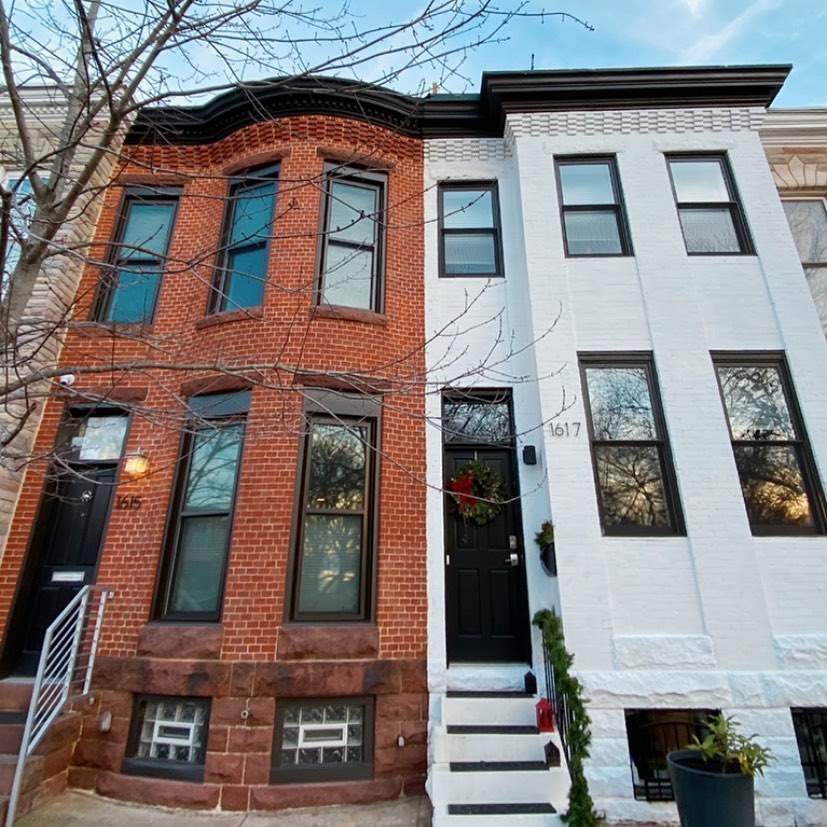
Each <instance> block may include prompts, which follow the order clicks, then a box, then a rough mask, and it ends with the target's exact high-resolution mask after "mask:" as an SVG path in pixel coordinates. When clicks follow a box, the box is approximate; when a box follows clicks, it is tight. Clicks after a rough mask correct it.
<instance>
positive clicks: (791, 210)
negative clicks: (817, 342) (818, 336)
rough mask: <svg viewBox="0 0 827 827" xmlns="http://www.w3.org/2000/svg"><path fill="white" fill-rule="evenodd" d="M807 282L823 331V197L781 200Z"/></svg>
mask: <svg viewBox="0 0 827 827" xmlns="http://www.w3.org/2000/svg"><path fill="white" fill-rule="evenodd" d="M781 203H782V204H783V205H784V212H785V213H787V221H789V222H790V229H791V230H792V232H793V238H794V239H795V245H796V247H797V248H798V255H799V256H800V257H801V263H802V264H803V265H804V273H805V274H806V276H807V284H809V286H810V292H811V293H812V294H813V301H814V302H815V305H816V309H817V310H818V315H819V318H820V319H821V327H822V328H823V330H824V332H825V333H827V202H825V200H824V199H823V198H810V199H806V200H804V199H802V200H795V201H792V200H790V201H786V200H785V201H782V202H781Z"/></svg>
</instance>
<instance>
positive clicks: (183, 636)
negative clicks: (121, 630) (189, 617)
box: [137, 623, 224, 660]
mask: <svg viewBox="0 0 827 827" xmlns="http://www.w3.org/2000/svg"><path fill="white" fill-rule="evenodd" d="M223 640H224V628H223V627H222V626H221V624H220V623H147V624H146V625H145V626H143V627H141V630H140V632H139V633H138V652H137V654H138V657H152V658H174V659H176V660H217V659H218V658H219V657H220V656H221V644H222V642H223Z"/></svg>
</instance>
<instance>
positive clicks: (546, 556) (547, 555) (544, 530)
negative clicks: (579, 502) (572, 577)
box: [534, 520, 557, 577]
mask: <svg viewBox="0 0 827 827" xmlns="http://www.w3.org/2000/svg"><path fill="white" fill-rule="evenodd" d="M534 542H535V543H537V545H538V546H539V547H540V563H542V566H543V569H545V572H546V574H547V575H548V576H549V577H557V555H556V554H555V551H554V523H552V522H551V520H546V521H545V522H544V523H543V524H542V525H541V526H540V530H539V531H538V532H537V533H536V534H535V535H534Z"/></svg>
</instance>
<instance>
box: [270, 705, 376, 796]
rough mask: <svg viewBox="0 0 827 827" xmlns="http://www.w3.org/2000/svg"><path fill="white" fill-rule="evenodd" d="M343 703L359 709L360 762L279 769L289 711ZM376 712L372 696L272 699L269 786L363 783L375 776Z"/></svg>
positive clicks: (306, 765) (282, 767)
mask: <svg viewBox="0 0 827 827" xmlns="http://www.w3.org/2000/svg"><path fill="white" fill-rule="evenodd" d="M335 704H346V705H350V706H362V708H363V710H364V713H363V717H362V727H363V737H364V742H363V745H362V748H363V750H364V754H363V760H362V761H360V762H353V763H348V762H345V763H342V764H303V765H298V764H296V765H292V766H282V765H281V743H282V738H283V732H284V718H285V714H286V712H287V710H288V709H289V708H295V707H297V706H300V707H319V706H333V705H335ZM375 741H376V710H375V698H374V697H373V696H372V695H359V696H340V697H332V698H327V697H321V698H278V699H277V700H276V721H275V726H274V727H273V755H272V764H271V768H270V783H271V784H315V783H318V782H323V781H324V782H330V781H366V780H370V779H372V778H373V777H374V775H375Z"/></svg>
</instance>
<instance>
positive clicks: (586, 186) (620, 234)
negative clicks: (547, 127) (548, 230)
mask: <svg viewBox="0 0 827 827" xmlns="http://www.w3.org/2000/svg"><path fill="white" fill-rule="evenodd" d="M556 166H557V188H558V191H559V194H560V213H561V217H562V221H563V240H564V242H565V245H566V255H567V256H628V255H631V252H632V248H631V243H630V241H629V232H628V228H627V225H626V217H625V215H624V209H623V195H622V193H621V190H620V179H619V178H618V174H617V165H616V163H615V159H614V158H558V159H557V161H556Z"/></svg>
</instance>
